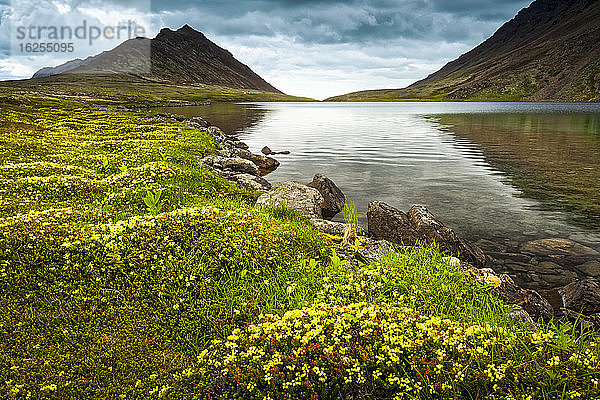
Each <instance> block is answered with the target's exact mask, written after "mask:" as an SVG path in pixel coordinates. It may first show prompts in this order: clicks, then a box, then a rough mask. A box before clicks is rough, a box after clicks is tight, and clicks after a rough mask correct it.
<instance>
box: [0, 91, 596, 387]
mask: <svg viewBox="0 0 600 400" xmlns="http://www.w3.org/2000/svg"><path fill="white" fill-rule="evenodd" d="M9 100H10V101H5V102H4V103H3V104H1V105H0V107H1V108H2V114H0V140H1V141H2V152H1V153H0V175H1V176H2V181H1V183H0V210H1V215H0V293H2V297H0V310H1V311H0V393H1V394H0V396H1V397H6V398H113V399H117V398H178V399H179V398H211V396H212V398H216V397H223V398H240V397H244V398H259V397H260V398H263V397H264V396H271V398H286V397H287V398H310V397H312V398H314V397H315V396H318V397H321V398H339V397H340V396H342V397H351V398H352V397H353V398H393V397H398V398H402V397H405V398H453V397H455V396H459V397H466V398H469V397H471V398H476V397H485V396H494V397H496V398H510V397H511V396H512V397H514V398H526V397H527V396H528V395H532V396H533V397H532V398H538V397H539V398H567V397H569V396H571V397H572V396H575V395H576V394H577V393H578V394H580V396H581V397H583V398H592V397H598V395H599V392H598V387H597V385H598V382H597V381H596V380H595V379H597V378H596V377H597V375H598V373H599V372H600V365H599V359H600V354H599V348H600V346H599V344H598V340H597V339H592V338H590V337H589V336H587V334H582V333H578V334H577V335H573V334H571V333H569V332H567V331H564V332H563V331H561V330H560V329H557V328H553V327H548V326H544V327H543V328H542V329H541V330H535V329H533V328H531V327H528V326H522V325H520V324H517V323H515V322H513V321H512V320H510V319H508V318H507V317H506V315H505V313H504V307H503V303H502V302H501V301H500V300H499V299H498V298H497V297H496V296H495V295H494V294H493V293H492V292H491V291H490V290H489V289H488V288H486V287H482V286H480V285H478V284H477V283H475V282H474V281H473V280H472V279H471V278H469V277H468V276H467V275H465V274H464V273H463V272H462V271H460V270H459V269H458V268H457V267H456V266H452V265H449V264H448V263H447V262H446V261H444V259H443V257H442V255H440V254H439V252H438V251H437V250H436V249H431V248H425V249H414V250H412V251H407V252H402V253H393V252H392V253H390V254H387V255H384V256H382V257H381V258H380V259H379V260H378V261H376V262H373V263H372V264H370V265H366V266H364V267H363V268H361V269H359V270H353V269H351V268H349V266H348V264H347V263H345V262H344V261H342V260H341V259H340V258H339V257H337V255H336V254H335V252H332V250H331V248H330V244H331V243H330V240H331V238H328V237H326V236H325V235H322V234H320V233H318V232H317V231H316V230H315V229H314V227H312V225H311V224H310V223H309V222H308V220H307V219H306V218H305V217H302V216H300V215H299V214H298V213H296V212H295V211H292V210H289V209H286V208H275V209H255V208H253V207H252V204H253V203H254V200H255V199H256V198H257V196H258V193H256V192H253V191H249V190H246V189H242V188H240V187H239V186H237V185H233V184H231V183H229V182H227V181H225V180H223V179H221V178H219V177H218V176H216V175H215V174H213V173H212V172H211V171H209V170H207V169H205V168H203V167H202V165H201V162H200V160H201V158H202V157H203V156H205V155H208V154H212V153H214V151H215V146H216V143H215V141H214V140H213V139H212V138H211V137H210V136H209V135H208V134H206V132H203V131H201V130H194V129H190V128H188V127H186V126H184V125H183V124H180V123H178V122H173V123H164V122H160V121H158V120H156V119H154V118H153V117H152V114H151V113H125V112H114V111H99V110H98V109H96V108H90V107H88V106H87V104H86V103H82V102H77V101H68V100H56V99H50V98H47V97H45V98H40V97H37V98H36V97H31V98H29V99H28V101H27V100H25V99H21V98H18V97H16V96H14V95H13V96H12V97H11V98H10V99H9ZM22 104H23V105H22ZM354 212H355V211H353V207H352V206H351V205H350V206H349V207H348V210H347V212H346V218H347V221H355V216H353V215H354ZM358 245H360V243H359V244H358ZM355 247H359V246H356V244H355ZM480 349H481V351H480ZM555 357H558V361H557V359H556V358H555ZM438 365H441V366H442V368H441V369H440V367H438ZM559 371H560V373H559Z"/></svg>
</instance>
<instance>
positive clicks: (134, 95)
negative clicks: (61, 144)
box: [0, 74, 314, 105]
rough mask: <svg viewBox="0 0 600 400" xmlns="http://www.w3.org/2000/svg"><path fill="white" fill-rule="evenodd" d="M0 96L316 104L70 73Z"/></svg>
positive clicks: (3, 86) (6, 85) (3, 90)
mask: <svg viewBox="0 0 600 400" xmlns="http://www.w3.org/2000/svg"><path fill="white" fill-rule="evenodd" d="M0 94H3V95H4V96H14V97H15V99H18V101H27V99H28V98H29V97H39V96H40V95H44V96H47V97H48V98H49V99H56V98H61V99H65V98H67V99H70V100H76V101H83V102H87V103H95V104H101V105H122V104H136V105H137V104H169V103H170V104H176V103H189V102H193V103H203V102H207V101H209V102H247V101H314V100H313V99H309V98H306V97H297V96H289V95H285V94H280V93H271V92H262V91H257V90H250V89H235V88H230V87H225V86H216V85H205V84H175V83H168V82H155V81H151V80H149V79H142V78H137V77H133V76H123V75H98V74H94V75H85V74H66V75H56V76H51V77H46V78H35V79H27V80H20V81H4V82H1V83H0Z"/></svg>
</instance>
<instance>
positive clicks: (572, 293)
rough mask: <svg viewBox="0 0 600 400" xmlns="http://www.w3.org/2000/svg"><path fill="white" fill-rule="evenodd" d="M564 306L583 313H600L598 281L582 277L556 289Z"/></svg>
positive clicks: (599, 284)
mask: <svg viewBox="0 0 600 400" xmlns="http://www.w3.org/2000/svg"><path fill="white" fill-rule="evenodd" d="M558 291H559V293H560V295H561V297H562V300H563V304H564V307H565V308H567V309H571V310H573V311H577V312H580V313H582V314H585V315H591V314H596V313H600V283H599V282H598V281H597V280H595V279H582V280H580V281H576V282H573V283H570V284H568V285H567V286H565V287H563V288H561V289H559V290H558Z"/></svg>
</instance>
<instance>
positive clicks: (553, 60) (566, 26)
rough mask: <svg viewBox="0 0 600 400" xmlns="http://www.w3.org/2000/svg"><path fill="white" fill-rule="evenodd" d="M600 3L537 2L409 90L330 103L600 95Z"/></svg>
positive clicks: (373, 93)
mask: <svg viewBox="0 0 600 400" xmlns="http://www.w3.org/2000/svg"><path fill="white" fill-rule="evenodd" d="M599 43H600V1H598V0H570V1H569V0H536V1H534V2H533V3H532V4H531V5H530V6H529V7H527V8H525V9H523V10H521V11H520V12H519V13H518V14H517V16H516V17H515V18H513V19H512V20H511V21H509V22H507V23H506V24H504V25H503V26H502V27H501V28H500V29H498V31H497V32H496V33H495V34H494V35H493V36H492V37H490V38H489V39H487V40H486V41H485V42H483V43H482V44H480V45H479V46H477V47H476V48H474V49H473V50H471V51H469V52H468V53H465V54H463V55H462V56H460V57H459V58H457V59H456V60H454V61H452V62H449V63H448V64H446V65H445V66H444V67H443V68H442V69H440V70H439V71H437V72H435V73H433V74H431V75H429V76H428V77H427V78H425V79H423V80H421V81H419V82H416V83H414V84H413V85H411V86H409V87H407V88H404V89H383V90H369V91H361V92H355V93H350V94H346V95H342V96H336V97H332V98H330V99H327V100H329V101H397V100H417V99H429V100H500V101H502V100H507V101H599V100H600V45H599Z"/></svg>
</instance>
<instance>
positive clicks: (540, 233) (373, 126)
mask: <svg viewBox="0 0 600 400" xmlns="http://www.w3.org/2000/svg"><path fill="white" fill-rule="evenodd" d="M161 111H165V112H173V113H178V114H185V115H188V116H193V115H199V116H202V117H203V118H205V119H206V120H208V121H210V122H211V123H212V124H214V125H217V126H220V127H221V128H222V129H223V130H224V131H225V132H227V133H229V134H235V135H238V136H239V138H240V139H241V140H243V141H244V142H246V143H247V144H248V145H249V146H250V150H252V151H254V152H257V153H258V152H260V150H261V149H262V147H263V146H269V147H270V148H271V149H272V150H274V151H281V150H288V151H290V152H291V153H290V154H289V155H277V156H275V157H276V158H277V159H278V160H279V161H280V162H281V166H280V167H279V168H278V169H277V170H276V171H275V172H273V173H271V174H270V175H268V176H267V179H269V181H271V182H272V183H276V182H279V181H284V180H294V181H298V182H302V183H307V182H310V181H311V179H312V176H313V175H314V174H315V173H322V174H324V175H326V176H327V177H329V178H331V179H332V180H333V181H334V182H335V183H336V184H337V185H338V186H339V187H340V188H341V189H342V191H343V192H344V193H345V194H346V196H347V198H348V199H351V200H353V201H355V202H356V205H357V208H358V211H359V222H360V223H361V224H362V225H364V226H366V211H367V205H368V203H369V202H370V201H373V200H379V201H383V202H386V203H388V204H390V205H392V206H394V207H397V208H399V209H401V210H403V211H407V210H408V209H409V208H410V207H411V205H413V204H423V205H426V206H427V207H428V208H429V210H430V211H432V212H433V214H435V215H436V216H437V217H438V218H439V219H440V220H441V221H443V222H444V223H445V224H446V225H448V226H450V227H452V228H454V229H455V230H456V231H457V233H459V234H460V235H462V236H463V237H465V238H466V239H468V240H471V241H473V242H475V243H477V244H478V245H479V246H480V247H481V248H482V249H483V250H484V252H485V253H486V254H487V255H488V257H489V263H488V265H489V266H490V267H491V268H494V269H495V270H497V271H502V272H507V273H509V274H510V275H511V276H513V278H515V280H516V281H517V282H519V283H520V284H522V285H524V286H526V287H531V288H548V287H556V286H560V285H564V284H567V283H569V282H571V281H573V280H575V279H577V278H582V277H585V276H597V275H598V274H600V261H599V260H600V254H599V253H597V251H600V104H579V103H575V104H561V103H249V104H213V105H210V106H199V107H181V108H165V109H164V110H161ZM340 218H341V216H338V217H337V219H338V220H339V219H340ZM539 239H556V240H554V241H542V242H539V241H538V242H533V243H532V241H536V240H539Z"/></svg>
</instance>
